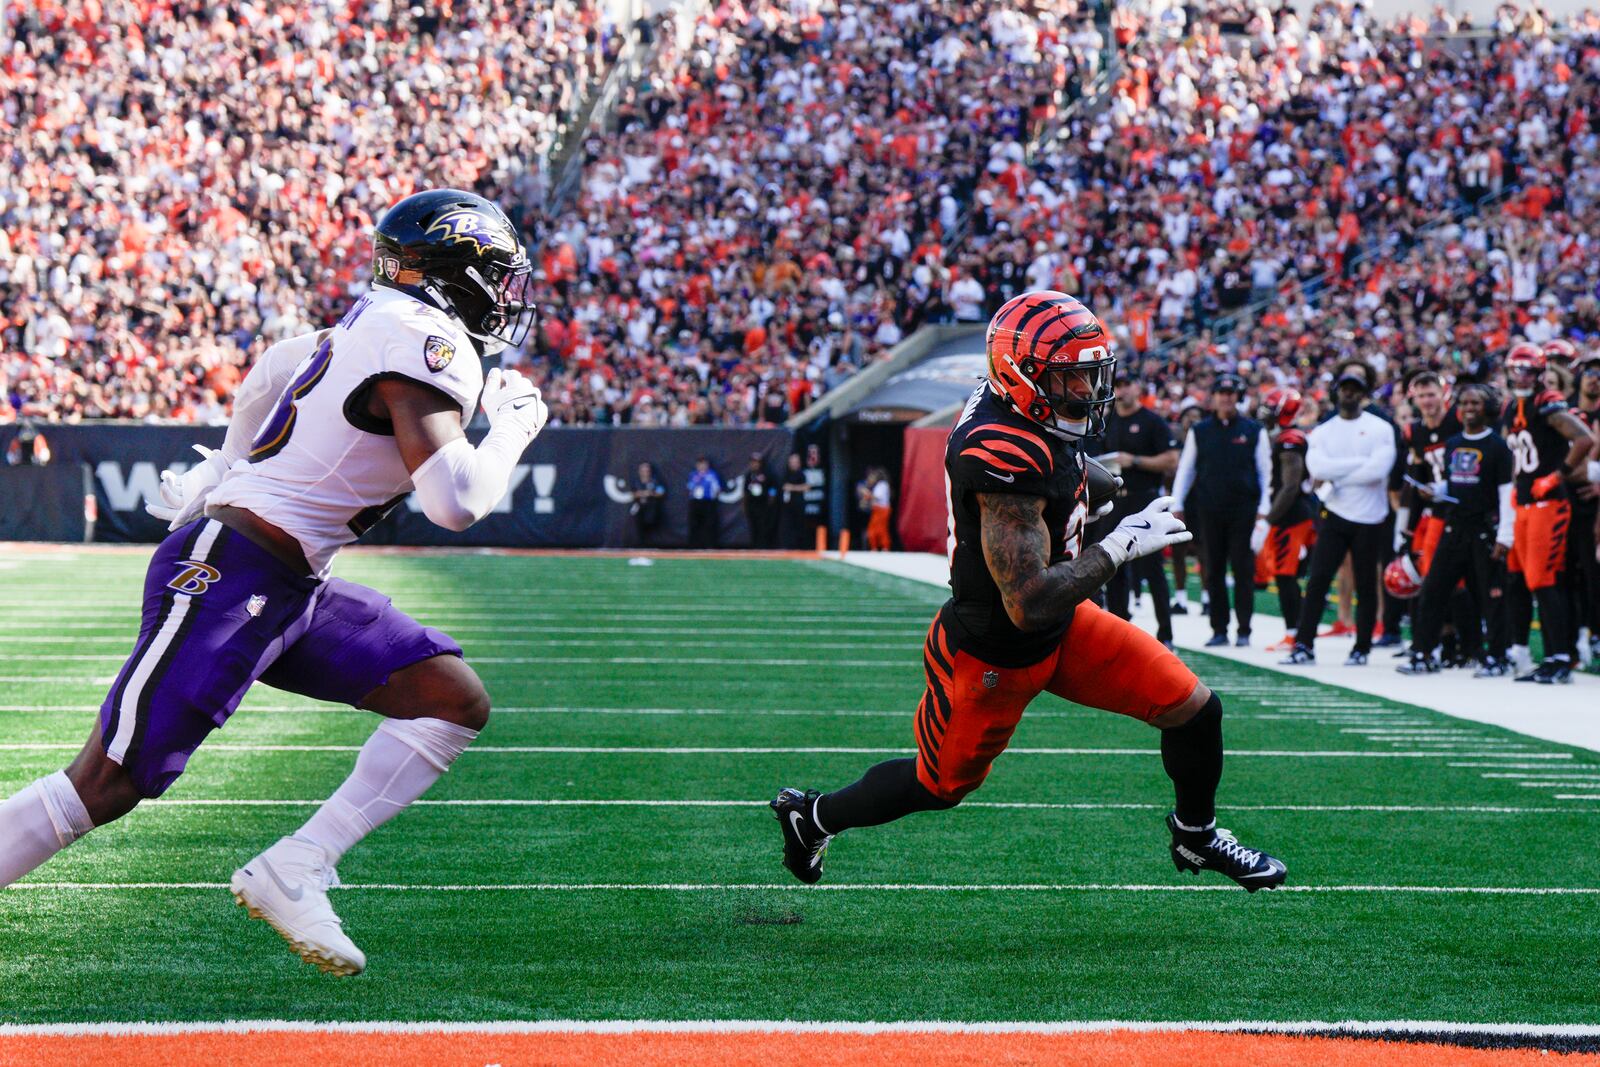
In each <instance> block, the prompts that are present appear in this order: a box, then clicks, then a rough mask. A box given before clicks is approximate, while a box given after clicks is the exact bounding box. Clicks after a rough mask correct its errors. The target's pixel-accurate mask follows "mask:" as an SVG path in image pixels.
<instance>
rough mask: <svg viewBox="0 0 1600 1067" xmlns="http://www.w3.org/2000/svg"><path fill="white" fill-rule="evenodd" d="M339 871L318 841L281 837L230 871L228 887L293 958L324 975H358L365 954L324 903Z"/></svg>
mask: <svg viewBox="0 0 1600 1067" xmlns="http://www.w3.org/2000/svg"><path fill="white" fill-rule="evenodd" d="M338 884H339V875H338V872H336V871H335V870H334V869H333V867H332V866H331V865H330V864H329V863H328V858H327V854H326V853H324V852H323V851H322V848H321V846H320V845H314V844H312V843H311V842H309V841H299V840H296V839H295V838H293V837H285V838H283V839H282V840H280V841H279V842H278V843H277V844H275V845H273V846H272V847H271V848H269V849H267V850H266V851H265V852H263V853H261V855H259V856H257V857H256V858H255V859H253V860H251V861H250V862H249V863H246V864H245V865H244V866H243V867H240V868H239V869H238V870H237V871H234V872H233V880H232V882H230V883H229V887H230V888H231V889H232V890H233V898H234V899H235V900H237V901H238V902H239V906H240V907H242V908H244V909H246V910H247V911H249V913H250V918H252V919H263V920H265V921H266V923H267V925H268V926H271V927H272V928H273V929H274V930H276V931H278V933H279V934H281V935H282V936H283V939H284V940H285V941H287V942H289V947H290V948H292V949H294V951H295V953H296V954H297V955H299V957H300V958H301V959H303V960H305V961H306V962H307V963H310V964H314V965H316V966H317V967H319V968H321V969H322V970H323V971H324V972H325V973H327V974H334V975H340V976H349V975H353V974H360V973H361V972H362V971H363V970H365V969H366V966H367V957H366V955H365V953H363V952H362V951H361V950H360V949H359V948H357V947H356V945H355V942H354V941H351V940H350V939H349V938H348V937H346V936H345V932H344V928H343V924H342V923H341V922H340V921H339V916H338V915H336V914H335V913H334V910H333V905H332V904H330V903H329V902H328V890H329V889H330V888H332V887H333V886H336V885H338Z"/></svg>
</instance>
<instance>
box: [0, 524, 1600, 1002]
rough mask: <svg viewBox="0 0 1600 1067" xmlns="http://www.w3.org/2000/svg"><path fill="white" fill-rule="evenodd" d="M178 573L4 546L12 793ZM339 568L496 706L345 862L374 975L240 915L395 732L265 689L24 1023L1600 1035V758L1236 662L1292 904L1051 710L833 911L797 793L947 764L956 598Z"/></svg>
mask: <svg viewBox="0 0 1600 1067" xmlns="http://www.w3.org/2000/svg"><path fill="white" fill-rule="evenodd" d="M144 562H145V557H144V556H143V555H142V554H131V553H122V554H111V553H96V552H76V553H74V552H72V551H70V550H63V551H61V552H59V553H54V554H41V553H37V552H21V551H10V552H0V570H3V574H0V578H3V580H4V581H5V583H6V587H7V600H6V607H5V610H4V613H3V615H0V685H3V689H0V792H3V793H4V794H6V795H9V794H10V793H11V792H13V791H15V790H16V789H17V788H19V787H20V786H22V785H23V784H25V783H26V782H28V781H29V780H31V779H33V778H34V777H37V776H38V775H40V774H43V773H47V772H49V771H52V770H54V769H57V768H58V767H60V766H62V765H63V764H64V763H65V761H66V760H67V758H68V757H69V756H70V754H71V752H72V751H73V750H75V749H76V747H77V746H78V745H79V744H81V742H82V739H83V738H84V736H86V734H87V732H88V730H89V725H90V719H91V715H92V710H91V709H93V708H95V707H97V706H98V703H99V701H100V699H101V697H102V695H103V690H104V688H105V682H106V680H107V679H108V678H109V677H110V676H111V675H112V674H113V673H114V672H115V671H116V669H117V666H118V665H119V663H120V660H121V658H122V657H123V656H124V655H126V653H127V652H128V650H129V648H130V647H131V643H132V635H133V632H134V628H135V626H136V605H137V598H138V589H139V583H140V581H141V577H142V573H143V566H144ZM337 571H338V573H340V574H342V575H343V576H345V577H347V578H350V579H353V580H356V581H363V582H367V583H370V584H373V585H377V586H379V587H380V588H382V589H384V590H386V591H387V592H389V593H391V594H393V595H394V597H395V599H396V601H397V602H398V603H399V604H400V605H401V606H402V607H404V608H406V609H408V610H410V611H411V612H413V613H414V614H417V615H418V616H420V617H422V618H424V619H425V620H426V621H428V622H430V623H432V624H435V625H438V626H441V627H445V628H447V629H449V630H450V631H451V632H452V633H453V634H455V635H456V636H457V637H458V638H459V639H460V640H461V642H462V644H463V645H465V646H466V648H467V651H468V655H469V658H470V660H471V661H472V662H473V663H475V664H476V665H477V667H478V669H479V670H480V671H481V672H482V673H483V675H484V677H485V679H486V681H487V682H488V685H489V689H490V691H491V692H492V694H493V695H494V698H495V701H496V704H497V707H498V710H497V713H496V717H495V719H494V721H493V722H492V723H491V724H490V726H489V728H488V730H487V731H486V732H485V734H484V735H483V737H482V738H481V739H480V741H479V743H478V745H477V746H476V747H475V748H474V749H473V750H471V751H469V753H468V754H467V755H466V756H464V757H463V758H462V759H461V760H460V761H459V762H458V763H457V764H456V767H455V769H454V770H453V771H452V772H451V773H450V774H449V775H448V776H447V777H446V778H445V779H444V780H443V781H441V782H440V784H439V786H438V787H437V788H436V789H435V790H434V791H433V792H432V793H430V794H429V796H428V797H427V800H426V802H425V803H424V804H423V805H420V806H418V807H417V808H416V809H414V810H413V811H411V812H409V813H407V814H405V815H403V816H402V817H401V818H400V819H398V820H396V821H395V822H393V823H390V824H389V825H388V826H386V827H384V828H383V829H381V830H380V831H378V832H377V833H376V834H375V835H374V836H373V837H372V838H370V839H369V840H368V841H367V842H366V843H364V844H363V845H362V846H360V847H358V848H357V849H356V850H355V851H354V852H352V853H351V854H350V855H349V856H348V857H346V859H345V862H344V864H343V865H342V868H341V871H340V873H341V876H342V877H343V879H344V881H345V882H346V883H347V886H348V888H346V889H343V890H340V891H338V892H337V893H336V894H335V904H336V906H337V907H339V909H340V911H341V913H342V914H343V915H344V917H345V922H346V928H347V930H348V931H349V932H350V933H351V934H352V935H353V936H354V938H355V939H356V941H357V942H358V943H359V944H361V945H362V947H363V948H364V949H365V950H366V951H367V953H368V956H369V957H370V960H371V964H370V969H369V971H368V973H367V974H366V975H364V976H362V977H360V978H357V979H352V980H343V981H341V980H336V979H331V978H327V977H325V976H323V975H321V974H320V973H318V972H316V971H315V970H313V969H312V968H310V967H307V966H305V965H304V964H302V963H300V961H299V960H298V959H297V958H295V957H294V956H293V955H291V954H290V952H289V951H288V950H287V948H286V947H285V946H284V945H283V943H282V942H281V941H280V940H279V939H278V938H277V937H276V935H274V934H273V933H272V932H271V930H269V929H268V928H267V927H266V926H265V925H264V924H261V923H252V922H249V921H247V919H246V917H245V915H244V913H243V911H242V910H240V909H239V908H237V907H235V906H234V904H233V900H232V897H231V896H230V895H229V893H228V892H227V891H226V889H224V888H222V886H223V884H224V883H225V882H226V881H227V878H228V876H229V875H230V873H231V872H232V870H233V869H234V867H235V866H237V865H238V864H240V863H241V862H243V861H244V860H246V859H248V858H249V857H250V856H252V855H253V854H254V853H255V852H257V851H258V850H259V849H260V848H262V847H263V846H265V845H266V844H268V843H270V842H271V841H272V840H274V839H275V838H276V837H278V836H280V835H282V834H284V833H287V832H289V831H291V830H292V829H293V828H294V827H296V826H297V825H298V824H299V822H300V821H301V820H303V819H304V818H305V816H306V815H308V814H309V812H310V810H311V808H312V806H313V804H314V803H315V802H316V801H318V800H319V799H321V798H322V797H325V796H326V795H327V794H328V793H329V792H331V791H332V789H333V788H334V787H335V785H336V784H337V783H338V782H339V781H340V780H341V779H342V778H343V776H344V775H345V774H346V772H347V771H348V769H349V767H350V765H351V763H352V761H353V759H354V754H355V752H354V750H355V748H356V746H359V745H360V744H361V743H362V741H363V740H364V739H365V738H366V737H367V735H368V733H369V732H370V731H371V729H372V726H373V720H372V719H371V718H370V717H368V716H366V715H364V714H363V713H360V712H355V711H351V710H349V709H340V708H334V707H330V706H326V705H315V704H312V703H310V702H309V701H306V700H305V699H303V698H300V697H295V696H291V695H288V694H283V693H279V692H276V691H273V690H268V689H264V688H263V689H261V690H258V691H257V692H255V693H253V694H252V695H251V696H250V697H249V698H247V700H246V702H245V705H244V707H243V709H242V710H241V711H240V713H239V714H238V715H237V716H236V717H235V719H234V720H233V721H232V722H231V723H230V724H229V725H228V727H227V728H226V729H224V730H223V731H221V732H220V733H218V734H217V735H215V736H214V737H213V739H212V741H211V742H210V743H209V744H208V745H207V746H205V747H203V748H202V749H201V751H200V752H199V754H197V756H196V757H195V759H194V760H193V762H192V763H191V765H190V770H189V773H188V774H187V775H186V776H185V778H184V779H183V780H181V781H180V782H179V784H178V785H177V786H176V787H175V788H174V789H173V790H172V791H171V792H170V793H169V794H168V798H167V801H166V802H163V803H160V804H157V805H151V806H148V807H146V808H144V809H141V810H140V811H137V812H135V813H134V814H133V815H131V816H130V817H128V818H127V819H126V820H124V821H123V822H121V823H119V824H117V825H114V826H111V827H107V828H104V829H101V830H99V831H96V832H95V834H93V835H92V836H90V837H89V838H88V839H86V840H85V841H83V842H81V843H80V844H78V845H76V846H74V847H73V848H72V849H70V850H69V851H68V852H66V853H64V854H63V855H61V856H60V857H58V858H57V859H56V860H55V861H54V862H52V863H51V864H50V865H48V866H46V867H45V868H43V869H42V870H40V871H38V872H36V873H35V874H34V875H33V876H32V877H31V878H30V879H29V881H30V882H34V883H45V885H44V886H42V887H39V888H32V889H24V888H20V887H19V888H17V889H15V890H12V891H7V892H3V893H0V946H3V951H0V1021H3V1022H56V1021H99V1020H140V1019H143V1020H209V1019H224V1018H250V1019H257V1018H289V1019H314V1020H331V1019H398V1020H463V1021H470V1020H491V1019H539V1018H569V1019H570V1018H623V1019H719V1018H744V1019H749V1018H759V1019H783V1018H790V1019H818V1020H891V1019H919V1018H927V1019H943V1020H989V1019H1002V1020H1058V1019H1060V1020H1070V1019H1200V1020H1221V1019H1258V1020H1297V1019H1432V1020H1453V1021H1480V1022H1494V1021H1516V1022H1528V1023H1556V1022H1588V1023H1593V1022H1597V1021H1600V1008H1597V1007H1596V999H1595V995H1594V988H1595V985H1594V963H1595V958H1594V957H1595V948H1594V946H1595V944H1596V941H1597V938H1600V908H1597V905H1600V896H1596V895H1594V894H1596V893H1597V892H1600V888H1597V887H1600V858H1597V856H1596V853H1595V851H1594V849H1593V847H1592V846H1593V842H1594V840H1595V838H1596V835H1597V833H1600V757H1596V756H1594V754H1592V753H1585V752H1583V751H1581V750H1569V749H1563V748H1561V747H1559V746H1556V745H1552V744H1548V743H1545V742H1541V741H1535V740H1531V739H1528V738H1524V737H1520V736H1517V735H1513V734H1509V733H1506V732H1504V731H1501V730H1497V729H1494V728H1492V727H1488V726H1480V725H1477V724H1473V723H1467V722H1462V721H1459V720H1454V719H1450V718H1447V717H1445V716H1442V715H1439V714H1436V713H1434V712H1430V711H1425V710H1422V709H1419V708H1415V707H1410V706H1406V705H1399V704H1393V703H1390V702H1386V701H1383V700H1380V699H1378V698H1375V697H1370V696H1366V695H1362V694H1357V693H1353V692H1350V691H1348V690H1340V689H1335V688H1331V687H1327V686H1321V685H1317V684H1315V683H1311V682H1308V681H1305V680H1300V679H1294V678H1288V677H1285V676H1282V675H1278V674H1275V673H1270V672H1266V671H1260V670H1255V669H1251V668H1247V667H1244V666H1240V665H1238V664H1233V663H1229V662H1226V661H1222V660H1215V659H1209V658H1207V657H1204V656H1198V655H1196V656H1192V657H1190V658H1191V662H1192V663H1193V665H1194V666H1195V667H1196V669H1197V670H1198V671H1199V672H1200V674H1201V675H1202V677H1204V678H1206V679H1207V680H1208V681H1209V682H1210V683H1211V684H1212V686H1213V687H1214V688H1216V689H1217V690H1219V691H1220V692H1221V693H1223V695H1224V697H1225V700H1226V704H1227V709H1228V720H1227V726H1226V729H1227V737H1228V743H1229V746H1230V749H1231V750H1233V752H1234V754H1233V755H1232V756H1230V759H1229V763H1228V767H1227V772H1226V775H1225V777H1224V780H1223V788H1222V805H1223V823H1224V825H1228V826H1231V827H1232V828H1233V829H1234V830H1235V831H1237V832H1238V833H1239V835H1240V837H1241V838H1242V839H1243V840H1244V841H1245V842H1246V843H1247V844H1259V845H1264V846H1267V847H1269V848H1270V849H1271V850H1272V851H1274V852H1275V853H1276V854H1278V855H1280V856H1282V857H1283V858H1284V859H1285V860H1286V861H1287V863H1288V864H1289V871H1290V884H1291V886H1293V887H1294V891H1290V892H1281V893H1277V894H1266V893H1262V894H1257V895H1254V896H1247V895H1246V894H1245V893H1244V892H1243V891H1241V890H1236V889H1233V888H1232V887H1231V886H1229V887H1227V888H1223V886H1222V883H1218V882H1211V881H1208V882H1196V881H1195V880H1194V879H1193V878H1191V877H1188V876H1184V877H1180V876H1179V875H1178V874H1177V872H1175V871H1174V870H1173V868H1172V864H1171V862H1170V860H1169V859H1168V856H1167V851H1166V847H1165V844H1166V842H1165V837H1164V833H1163V827H1162V824H1161V821H1162V817H1163V815H1164V813H1165V810H1166V803H1167V801H1168V799H1169V797H1170V792H1169V787H1168V784H1167V781H1166V779H1165V777H1164V776H1163V774H1162V772H1161V764H1160V760H1159V758H1158V757H1157V747H1156V738H1155V736H1154V733H1153V732H1152V731H1151V730H1150V729H1149V728H1147V727H1145V726H1142V725H1140V724H1138V723H1136V722H1132V721H1130V720H1125V719H1120V718H1117V717H1114V716H1110V715H1106V714H1104V713H1099V712H1091V711H1086V710H1083V709H1080V708H1076V707H1074V706H1071V705H1068V704H1065V703H1062V702H1061V701H1059V700H1056V699H1054V698H1049V697H1046V698H1043V699H1041V700H1040V701H1039V702H1038V703H1037V704H1036V705H1035V706H1034V709H1033V711H1031V712H1030V714H1029V715H1028V716H1027V717H1026V718H1025V719H1024V721H1023V724H1022V727H1021V728H1020V730H1019V731H1018V734H1017V736H1016V739H1015V741H1014V745H1015V750H1014V751H1013V752H1012V753H1009V754H1008V755H1006V756H1005V757H1003V758H1002V759H1001V760H1000V762H999V763H998V765H997V767H996V770H995V772H994V774H993V775H992V776H991V777H990V779H989V784H988V785H987V786H986V787H985V788H984V789H983V790H982V791H980V792H979V793H977V794H976V795H975V796H974V797H973V799H972V800H971V801H969V803H968V804H967V805H964V806H963V807H962V808H961V809H960V810H958V811H956V812H953V813H951V814H948V815H944V816H937V815H931V814H930V815H922V816H914V817H912V818H910V819H908V820H906V821H904V822H902V823H900V824H897V825H894V826H889V827H884V828H880V829H876V830H860V831H855V832H853V833H850V834H847V835H845V836H843V837H841V838H840V839H839V840H838V841H836V842H835V844H834V846H833V848H832V850H831V852H830V854H829V881H828V886H829V888H823V889H820V890H818V889H806V888H803V887H799V886H797V885H795V884H793V883H791V882H790V881H789V876H788V874H787V872H785V871H784V870H783V869H782V867H781V866H780V865H779V863H778V852H779V838H778V834H777V832H776V829H775V828H774V826H773V823H772V819H771V816H770V813H769V812H768V811H767V809H766V808H765V807H764V801H766V800H767V799H769V798H770V797H771V796H772V794H773V792H774V791H775V790H776V789H777V787H779V786H781V785H789V784H794V785H800V786H816V787H821V788H829V787H833V786H837V785H842V784H844V783H846V782H848V781H850V780H852V779H853V778H854V777H855V776H856V775H857V773H858V772H859V771H860V770H862V769H863V768H865V767H866V766H867V765H869V764H870V763H872V762H875V761H877V760H879V759H884V758H888V757H889V756H890V755H893V754H897V753H906V752H909V751H910V749H911V746H912V737H911V710H912V709H913V708H914V707H915V705H916V702H917V699H918V697H919V695H920V688H921V662H920V655H919V652H918V649H919V647H920V642H921V638H922V636H923V634H924V632H925V630H926V628H927V623H928V619H929V617H930V614H931V610H932V609H933V608H934V607H935V606H936V604H937V603H938V601H939V600H940V599H941V597H940V596H939V594H938V591H936V590H934V589H932V588H929V587H926V586H919V585H915V584H912V583H909V582H903V581H900V580H897V579H891V578H886V577H882V576H878V575H873V574H868V573H865V572H861V571H857V570H854V569H851V568H847V567H845V566H843V565H840V564H834V563H823V562H814V563H813V562H773V561H756V560H750V561H717V560H692V559H667V560H661V561H658V562H657V563H656V564H655V565H654V566H651V567H633V566H629V565H628V564H627V562H626V561H625V560H622V559H615V558H588V557H579V558H551V557H538V558H531V557H506V556H493V555H441V556H425V555H354V556H350V557H348V558H344V559H341V561H340V564H339V566H338V567H337ZM1518 695H1519V696H1520V695H1521V694H1518ZM1197 885H1198V886H1201V887H1203V888H1207V889H1215V890H1216V891H1214V892H1212V891H1208V892H1194V891H1190V889H1189V887H1194V886H1197ZM952 886H960V887H965V888H958V889H951V888H947V887H952ZM1340 887H1363V888H1359V889H1356V888H1340ZM1464 887H1470V888H1475V889H1479V890H1490V889H1494V890H1516V889H1552V888H1566V889H1579V890H1584V891H1585V892H1581V893H1565V894H1562V893H1523V892H1463V891H1461V890H1462V889H1463V888H1464ZM1168 890H1171V891H1168Z"/></svg>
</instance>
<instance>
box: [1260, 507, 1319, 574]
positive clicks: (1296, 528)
mask: <svg viewBox="0 0 1600 1067" xmlns="http://www.w3.org/2000/svg"><path fill="white" fill-rule="evenodd" d="M1316 539H1317V524H1316V523H1314V522H1312V521H1311V520H1310V519H1303V520H1301V521H1300V522H1297V523H1295V524H1293V525H1292V526H1271V527H1268V528H1267V543H1266V544H1264V545H1262V546H1261V551H1260V552H1257V553H1256V584H1257V585H1266V584H1267V583H1268V582H1270V581H1272V579H1274V578H1277V577H1280V576H1281V577H1285V578H1292V577H1294V576H1295V575H1297V574H1299V573H1300V553H1301V551H1302V550H1303V549H1308V548H1310V547H1311V543H1312V542H1313V541H1315V540H1316Z"/></svg>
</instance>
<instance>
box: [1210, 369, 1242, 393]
mask: <svg viewBox="0 0 1600 1067" xmlns="http://www.w3.org/2000/svg"><path fill="white" fill-rule="evenodd" d="M1211 391H1212V392H1213V393H1233V394H1234V395H1235V396H1243V395H1244V381H1243V379H1241V378H1240V377H1239V376H1238V375H1237V374H1219V375H1218V376H1217V380H1216V382H1215V383H1213V384H1212V386H1211Z"/></svg>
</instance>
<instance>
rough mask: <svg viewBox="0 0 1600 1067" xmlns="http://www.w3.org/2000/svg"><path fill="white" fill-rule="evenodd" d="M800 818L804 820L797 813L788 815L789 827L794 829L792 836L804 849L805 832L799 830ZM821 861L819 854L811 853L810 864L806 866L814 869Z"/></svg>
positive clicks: (793, 812) (792, 812)
mask: <svg viewBox="0 0 1600 1067" xmlns="http://www.w3.org/2000/svg"><path fill="white" fill-rule="evenodd" d="M802 818H804V816H802V815H801V814H800V813H799V812H798V811H791V812H790V813H789V825H790V827H792V828H793V829H794V836H795V837H797V838H798V839H799V840H800V844H801V846H802V847H806V835H805V832H804V831H802V830H801V829H800V820H801V819H802ZM821 860H822V856H821V854H820V853H817V852H813V853H812V854H811V862H810V863H809V864H808V865H807V866H811V867H815V866H816V865H817V864H818V863H819V862H820V861H821Z"/></svg>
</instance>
